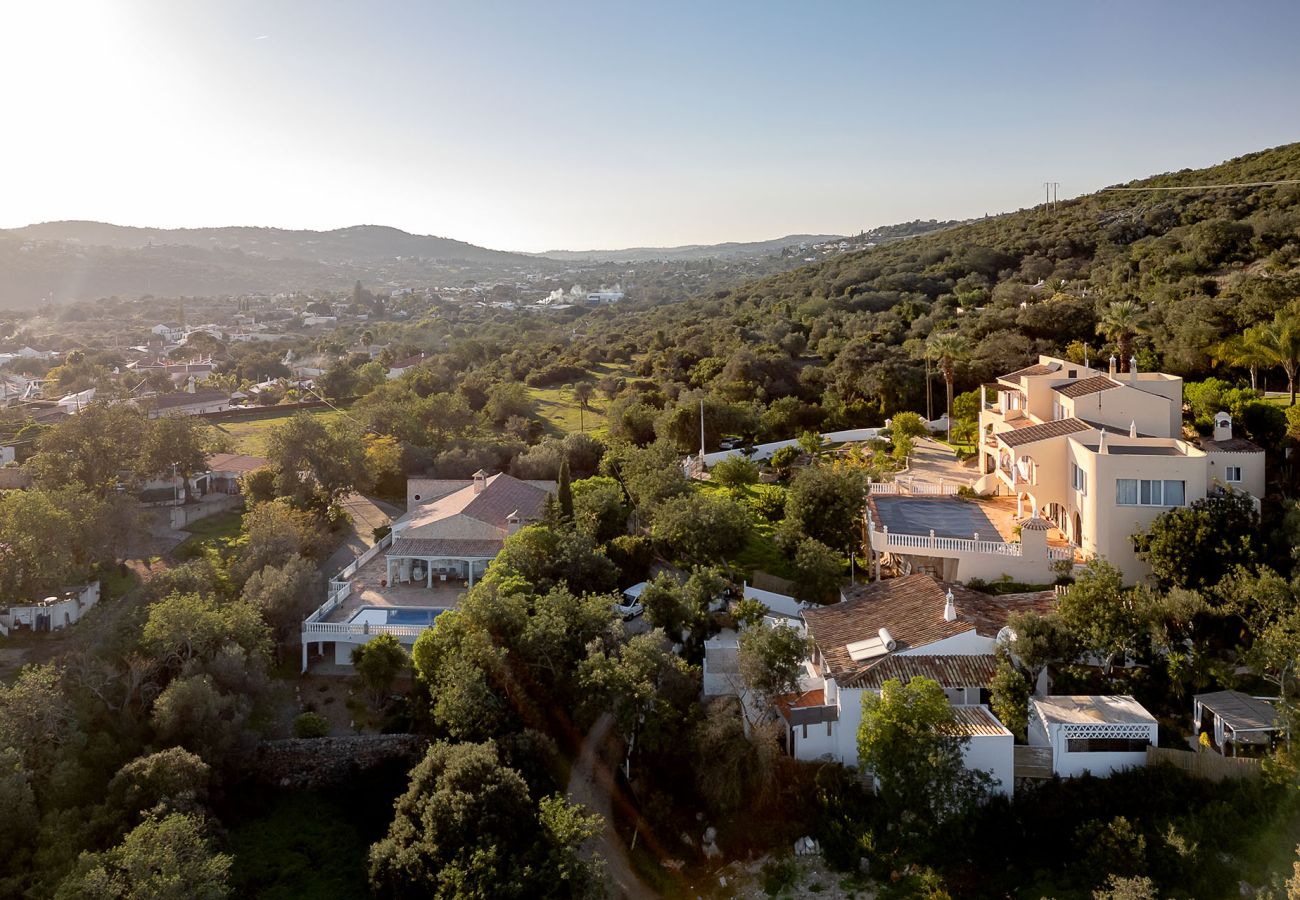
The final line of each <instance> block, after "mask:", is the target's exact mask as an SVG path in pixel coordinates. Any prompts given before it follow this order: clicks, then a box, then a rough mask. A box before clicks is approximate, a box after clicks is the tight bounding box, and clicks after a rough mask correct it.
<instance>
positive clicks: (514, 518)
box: [506, 510, 523, 535]
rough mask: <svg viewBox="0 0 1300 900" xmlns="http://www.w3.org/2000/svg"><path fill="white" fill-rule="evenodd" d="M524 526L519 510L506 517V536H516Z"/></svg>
mask: <svg viewBox="0 0 1300 900" xmlns="http://www.w3.org/2000/svg"><path fill="white" fill-rule="evenodd" d="M522 525H523V520H522V519H520V518H519V510H515V511H514V512H512V513H511V514H510V515H508V516H506V534H508V535H509V534H514V533H515V532H517V531H518V530H519V529H520V527H522Z"/></svg>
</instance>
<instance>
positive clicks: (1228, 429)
mask: <svg viewBox="0 0 1300 900" xmlns="http://www.w3.org/2000/svg"><path fill="white" fill-rule="evenodd" d="M1214 439H1215V440H1216V441H1230V440H1232V416H1230V415H1228V414H1227V413H1226V412H1217V413H1215V414H1214Z"/></svg>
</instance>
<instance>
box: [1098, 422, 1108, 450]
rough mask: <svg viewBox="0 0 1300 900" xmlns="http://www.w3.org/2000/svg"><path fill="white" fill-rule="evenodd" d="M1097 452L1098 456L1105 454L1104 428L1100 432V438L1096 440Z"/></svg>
mask: <svg viewBox="0 0 1300 900" xmlns="http://www.w3.org/2000/svg"><path fill="white" fill-rule="evenodd" d="M1097 452H1098V453H1099V454H1105V453H1106V452H1107V450H1106V429H1105V428H1103V429H1102V430H1101V437H1099V438H1097Z"/></svg>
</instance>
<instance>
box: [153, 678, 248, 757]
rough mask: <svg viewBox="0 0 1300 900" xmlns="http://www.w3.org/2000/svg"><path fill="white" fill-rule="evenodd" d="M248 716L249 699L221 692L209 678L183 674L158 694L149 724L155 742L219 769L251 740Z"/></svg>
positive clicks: (214, 680)
mask: <svg viewBox="0 0 1300 900" xmlns="http://www.w3.org/2000/svg"><path fill="white" fill-rule="evenodd" d="M251 714H252V703H251V701H250V700H249V698H247V697H245V696H242V695H240V694H237V693H231V692H227V691H223V690H222V689H221V688H220V687H219V686H218V685H217V682H216V679H214V678H213V677H212V676H211V675H186V676H182V677H180V678H177V679H175V680H173V681H172V682H171V683H170V684H168V685H167V687H165V688H164V689H163V691H162V693H161V694H159V695H158V699H157V700H155V701H154V706H153V715H152V718H151V721H152V723H153V727H154V730H155V731H156V732H157V734H158V738H159V740H161V741H163V742H164V743H165V744H168V745H171V744H177V745H179V746H181V747H184V748H185V749H186V750H190V751H192V752H194V753H196V754H198V755H199V756H200V757H202V759H203V761H204V762H206V763H208V764H209V765H212V766H215V767H220V766H222V765H224V764H225V763H226V762H228V761H229V760H230V759H231V756H232V754H234V753H235V752H236V751H237V750H239V749H240V745H241V744H244V743H246V742H247V741H249V740H250V739H251V735H250V734H249V733H248V731H247V730H246V727H247V725H248V719H249V716H250V715H251Z"/></svg>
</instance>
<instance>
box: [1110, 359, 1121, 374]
mask: <svg viewBox="0 0 1300 900" xmlns="http://www.w3.org/2000/svg"><path fill="white" fill-rule="evenodd" d="M1118 364H1119V363H1118V362H1117V361H1116V359H1115V354H1114V353H1112V354H1111V355H1110V377H1111V378H1114V377H1115V367H1116V366H1117V365H1118Z"/></svg>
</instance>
